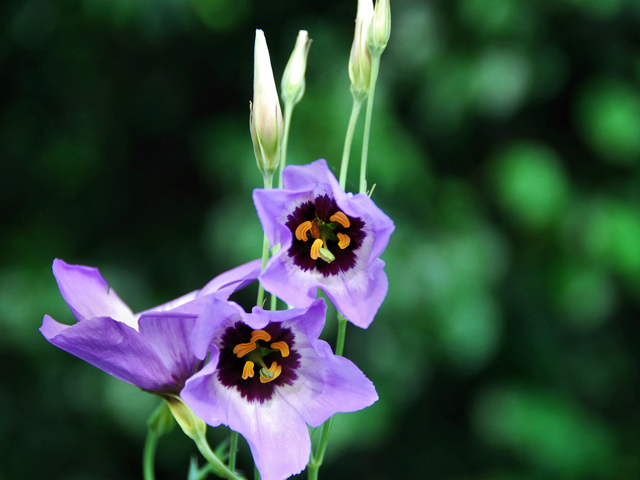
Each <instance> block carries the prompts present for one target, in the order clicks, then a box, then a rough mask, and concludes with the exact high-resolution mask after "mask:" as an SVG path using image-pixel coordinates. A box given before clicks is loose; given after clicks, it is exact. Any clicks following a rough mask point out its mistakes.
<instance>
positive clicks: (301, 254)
mask: <svg viewBox="0 0 640 480" xmlns="http://www.w3.org/2000/svg"><path fill="white" fill-rule="evenodd" d="M364 225H365V224H364V222H363V221H362V219H361V218H358V217H350V216H348V215H346V214H345V213H343V212H342V211H341V210H339V209H338V206H337V205H336V201H335V200H334V199H333V198H331V197H330V196H329V195H321V196H319V197H316V199H315V200H314V201H311V202H305V203H303V204H302V205H300V206H299V207H298V208H296V209H295V210H294V211H293V212H292V213H291V214H290V215H289V216H288V217H287V227H288V228H289V230H291V233H292V234H293V242H292V244H291V248H290V249H289V256H290V257H291V258H292V259H293V263H295V264H296V265H297V266H298V267H300V268H301V269H302V270H305V271H306V270H312V269H316V270H318V271H319V272H320V273H322V275H324V276H325V277H328V276H330V275H337V274H338V273H340V272H346V271H348V270H350V269H351V268H353V267H354V266H355V264H356V258H357V255H356V253H355V251H356V250H357V249H358V248H360V246H361V245H362V242H363V240H364V239H365V237H366V236H367V234H366V232H365V231H364Z"/></svg>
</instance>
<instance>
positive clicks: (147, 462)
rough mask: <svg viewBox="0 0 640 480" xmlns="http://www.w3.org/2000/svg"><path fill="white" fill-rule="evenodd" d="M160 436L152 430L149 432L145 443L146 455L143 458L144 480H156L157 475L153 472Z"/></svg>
mask: <svg viewBox="0 0 640 480" xmlns="http://www.w3.org/2000/svg"><path fill="white" fill-rule="evenodd" d="M159 438H160V435H158V433H157V432H156V431H155V430H154V429H152V428H150V429H149V430H148V431H147V439H146V440H145V442H144V454H143V457H142V473H143V477H144V480H155V478H156V475H155V473H154V470H153V464H154V463H155V459H156V447H157V446H158V439H159Z"/></svg>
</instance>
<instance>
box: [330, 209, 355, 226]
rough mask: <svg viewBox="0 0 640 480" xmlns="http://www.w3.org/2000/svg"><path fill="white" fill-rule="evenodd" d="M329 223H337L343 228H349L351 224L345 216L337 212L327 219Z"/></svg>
mask: <svg viewBox="0 0 640 480" xmlns="http://www.w3.org/2000/svg"><path fill="white" fill-rule="evenodd" d="M329 221H330V222H338V223H339V224H340V225H342V226H343V227H344V228H349V227H350V226H351V222H350V221H349V219H348V218H347V216H346V215H345V214H344V213H342V212H341V211H339V210H338V211H337V212H336V213H334V214H333V215H331V216H330V217H329Z"/></svg>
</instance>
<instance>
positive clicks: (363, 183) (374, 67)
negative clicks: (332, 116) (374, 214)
mask: <svg viewBox="0 0 640 480" xmlns="http://www.w3.org/2000/svg"><path fill="white" fill-rule="evenodd" d="M379 70H380V55H371V81H370V83H369V99H368V100H367V114H366V116H365V121H364V137H363V139H362V160H361V162H360V193H367V154H368V153H369V133H370V130H371V112H372V110H373V95H374V93H375V91H376V81H377V80H378V71H379Z"/></svg>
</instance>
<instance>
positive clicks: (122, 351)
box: [40, 259, 261, 394]
mask: <svg viewBox="0 0 640 480" xmlns="http://www.w3.org/2000/svg"><path fill="white" fill-rule="evenodd" d="M260 265H261V262H260V260H254V261H253V262H250V263H247V264H245V265H242V266H240V267H237V268H235V269H233V270H230V271H228V272H226V273H223V274H222V275H219V276H218V277H216V278H214V279H213V280H211V282H209V283H208V284H207V285H205V287H204V288H203V289H202V290H196V291H194V292H191V293H189V294H187V295H184V296H183V297H180V298H177V299H176V300H173V301H172V302H169V303H167V304H164V305H160V306H158V307H155V308H153V309H151V310H147V311H145V312H142V313H139V314H134V313H133V312H132V311H131V309H130V308H129V307H128V306H127V305H126V304H125V303H124V302H123V301H122V300H120V298H119V297H118V295H117V294H116V292H114V291H113V290H111V289H110V288H109V286H108V284H107V282H106V281H105V280H104V279H103V278H102V276H101V275H100V272H99V271H98V269H97V268H93V267H85V266H83V265H68V264H67V263H65V262H64V261H62V260H57V259H56V260H55V261H54V262H53V274H54V275H55V277H56V280H57V282H58V287H59V288H60V293H62V296H63V297H64V299H65V301H66V302H67V304H68V305H69V307H70V308H71V311H72V312H73V314H74V315H75V317H76V318H77V319H78V323H76V324H74V325H64V324H61V323H58V322H56V321H55V320H54V319H53V318H51V317H50V316H49V315H45V316H44V320H43V322H42V327H40V332H42V334H43V335H44V337H45V338H46V339H47V340H48V341H49V342H51V343H52V344H53V345H55V346H57V347H59V348H61V349H63V350H65V351H67V352H69V353H71V354H72V355H75V356H77V357H80V358H81V359H83V360H85V361H87V362H89V363H91V364H92V365H94V366H96V367H98V368H100V369H101V370H104V371H105V372H107V373H109V374H111V375H113V376H114V377H116V378H119V379H120V380H124V381H125V382H129V383H132V384H134V385H137V386H138V387H140V388H142V389H144V390H148V391H151V392H162V393H174V394H177V393H179V391H180V389H181V388H182V387H183V386H184V382H185V381H186V379H187V378H189V377H190V376H191V375H192V374H193V373H194V371H195V370H196V368H197V367H199V366H200V365H201V363H202V362H200V360H199V359H198V358H196V357H195V356H194V354H193V353H192V351H191V346H190V342H189V338H190V335H191V331H192V329H193V326H194V324H195V321H196V318H197V315H198V313H199V312H200V311H201V310H202V308H203V306H205V305H206V304H207V303H208V301H209V300H211V298H214V297H215V298H222V299H225V300H226V299H227V298H228V297H229V295H231V293H233V292H234V291H235V290H237V289H239V288H242V287H244V286H245V285H247V284H248V283H250V282H251V281H253V280H255V279H256V278H257V276H258V273H259V272H260Z"/></svg>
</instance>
